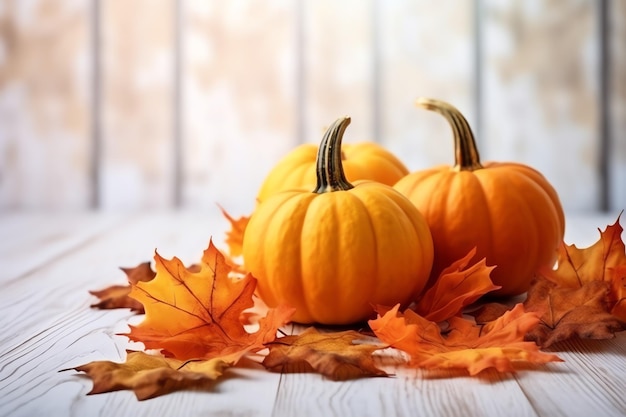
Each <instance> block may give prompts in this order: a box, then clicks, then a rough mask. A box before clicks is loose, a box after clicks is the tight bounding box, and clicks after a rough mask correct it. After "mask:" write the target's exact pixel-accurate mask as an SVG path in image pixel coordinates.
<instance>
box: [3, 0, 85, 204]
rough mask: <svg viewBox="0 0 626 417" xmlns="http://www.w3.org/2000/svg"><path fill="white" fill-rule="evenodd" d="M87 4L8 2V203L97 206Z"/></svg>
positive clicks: (5, 186) (5, 52)
mask: <svg viewBox="0 0 626 417" xmlns="http://www.w3.org/2000/svg"><path fill="white" fill-rule="evenodd" d="M88 51H89V8H88V3H87V2H82V1H61V0H37V1H30V2H23V1H19V0H7V1H3V2H2V7H0V209H15V208H20V209H82V208H87V207H88V206H89V195H90V190H91V187H92V184H91V183H90V181H89V170H90V162H91V160H90V143H89V141H88V140H87V137H88V135H89V118H90V115H89V102H90V97H89V88H88V83H89V76H90V72H89V66H88Z"/></svg>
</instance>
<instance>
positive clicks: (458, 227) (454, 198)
mask: <svg viewBox="0 0 626 417" xmlns="http://www.w3.org/2000/svg"><path fill="white" fill-rule="evenodd" d="M417 105H418V106H421V107H423V108H426V109H429V110H433V111H435V112H438V113H440V114H441V115H443V116H444V117H445V118H446V119H447V120H448V122H449V123H450V125H451V126H452V131H453V134H454V148H455V153H456V161H455V162H456V164H455V165H454V166H440V167H435V168H432V169H427V170H423V171H418V172H414V173H411V174H409V175H407V176H406V177H404V178H402V179H401V180H400V181H398V182H397V183H396V184H395V185H394V188H395V189H396V190H398V191H400V192H401V193H402V194H404V195H405V196H407V197H408V198H409V200H411V202H413V204H415V206H416V207H417V208H418V209H419V210H420V212H421V213H422V214H423V215H424V217H425V218H426V220H427V221H428V225H429V227H430V230H431V233H432V235H433V241H434V245H435V259H434V264H433V269H432V272H431V280H434V279H436V277H438V275H439V273H440V272H441V270H442V269H444V268H445V267H446V266H448V265H450V264H451V263H452V262H454V261H456V260H458V259H460V258H461V257H463V256H465V255H466V254H467V253H468V252H469V251H470V250H471V249H472V248H474V247H476V248H477V252H476V256H475V258H474V259H475V260H480V259H482V258H486V260H487V263H488V264H489V265H496V268H495V269H494V270H493V271H492V273H491V278H492V280H493V282H494V284H496V285H500V286H501V289H500V290H498V291H496V292H495V294H496V295H502V296H505V295H507V296H508V295H517V294H521V293H523V292H525V291H526V290H528V288H529V286H530V282H531V280H532V279H533V276H534V274H535V272H536V271H537V270H538V269H539V268H540V267H541V266H552V265H553V264H554V262H555V261H556V254H557V248H558V246H559V244H560V242H561V241H562V240H563V234H564V228H565V218H564V214H563V209H562V207H561V203H560V201H559V197H558V195H557V193H556V191H555V190H554V188H553V187H552V186H551V185H550V183H549V182H548V181H547V180H546V178H545V177H544V176H543V175H542V174H541V173H539V172H538V171H537V170H535V169H533V168H531V167H529V166H527V165H523V164H520V163H513V162H502V163H497V162H487V163H481V162H480V158H479V154H478V150H477V148H476V143H475V141H474V136H473V134H472V131H471V129H470V126H469V124H468V123H467V120H466V119H465V118H464V117H463V115H462V114H461V113H460V112H459V111H458V110H457V109H456V108H454V107H453V106H451V105H450V104H448V103H445V102H442V101H439V100H433V99H427V98H421V99H418V101H417Z"/></svg>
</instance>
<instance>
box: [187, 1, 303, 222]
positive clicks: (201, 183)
mask: <svg viewBox="0 0 626 417" xmlns="http://www.w3.org/2000/svg"><path fill="white" fill-rule="evenodd" d="M295 15H296V2H295V1H293V0H280V1H273V2H270V3H257V2H247V1H241V0H237V1H229V2H206V1H202V0H192V1H187V2H185V7H184V10H183V18H182V28H183V29H184V33H183V45H184V51H183V64H182V65H183V70H182V71H183V75H182V76H183V109H184V119H183V136H184V141H183V149H182V152H183V160H184V164H183V166H182V178H183V190H182V200H183V205H184V206H185V207H189V208H196V209H197V208H200V207H202V208H213V207H215V204H216V203H219V204H221V205H223V206H224V207H225V208H226V209H227V210H231V211H232V210H240V213H234V214H247V213H249V212H250V211H252V209H253V208H254V204H255V197H256V194H257V192H258V189H259V188H260V186H261V182H262V180H263V178H264V176H265V175H266V174H267V173H268V172H269V170H270V169H271V167H272V166H273V165H274V164H275V163H276V162H277V161H278V160H279V159H280V158H281V157H282V156H283V155H284V154H286V153H287V152H288V151H290V150H291V149H292V148H293V147H294V146H295V145H296V144H297V143H298V141H297V129H296V125H297V121H296V114H297V108H296V102H297V97H296V84H297V81H298V80H297V78H296V72H295V68H296V52H295V51H296V47H297V45H296V41H295V38H296V27H295V24H296V21H295Z"/></svg>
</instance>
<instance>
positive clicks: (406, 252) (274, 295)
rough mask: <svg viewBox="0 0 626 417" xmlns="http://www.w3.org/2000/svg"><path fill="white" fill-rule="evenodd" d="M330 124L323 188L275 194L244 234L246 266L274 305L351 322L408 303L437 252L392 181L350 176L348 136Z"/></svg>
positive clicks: (298, 317)
mask: <svg viewBox="0 0 626 417" xmlns="http://www.w3.org/2000/svg"><path fill="white" fill-rule="evenodd" d="M349 123H350V119H349V118H342V119H338V120H337V121H336V122H335V123H333V125H331V127H330V128H329V129H328V131H327V132H326V134H325V135H324V138H323V140H322V143H321V145H320V147H319V153H318V156H317V168H316V175H317V186H316V187H315V190H314V191H313V192H311V189H310V188H304V189H299V190H289V191H283V192H280V193H277V194H274V195H272V196H270V197H268V198H267V199H266V200H264V201H262V202H261V203H260V204H259V205H258V206H257V208H256V210H255V211H254V213H253V214H252V216H251V218H250V221H249V223H248V225H247V227H246V231H245V235H244V239H243V259H244V264H245V269H246V270H248V271H249V272H250V273H251V274H252V275H253V276H254V277H256V278H257V280H258V284H257V290H258V293H259V295H260V297H261V299H263V300H264V301H265V303H266V304H267V305H269V306H270V307H274V306H277V305H279V304H286V305H290V306H292V307H295V308H296V312H295V315H294V321H297V322H301V323H313V322H317V323H323V324H348V323H354V322H358V321H362V320H365V319H367V318H369V317H370V315H371V314H372V313H373V306H374V305H376V304H382V305H388V306H392V305H395V304H397V303H401V304H403V305H406V304H408V303H409V302H411V301H412V300H414V299H415V297H416V296H417V295H418V294H419V293H420V292H421V291H422V289H423V288H424V286H425V284H426V281H427V280H428V276H429V272H430V268H431V266H432V259H433V246H432V237H431V235H430V231H429V230H428V225H427V224H426V221H425V220H424V218H423V217H422V215H421V214H420V213H419V211H418V210H417V209H416V208H415V206H414V205H412V204H411V202H410V201H409V200H408V199H407V198H406V197H404V196H403V195H402V194H400V193H399V192H397V191H396V190H394V189H393V188H392V187H391V186H388V185H385V184H381V183H378V182H375V181H356V182H354V185H353V184H351V183H349V182H348V181H347V180H346V177H345V175H344V172H343V167H342V160H341V137H342V135H343V132H344V130H345V128H346V126H347V125H348V124H349Z"/></svg>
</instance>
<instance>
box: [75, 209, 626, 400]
mask: <svg viewBox="0 0 626 417" xmlns="http://www.w3.org/2000/svg"><path fill="white" fill-rule="evenodd" d="M224 214H225V216H226V218H227V219H228V221H230V223H231V231H230V232H229V233H228V234H227V236H226V244H227V246H228V253H227V254H226V255H225V254H224V253H222V252H220V251H219V250H218V249H217V248H216V247H215V246H214V244H213V242H212V241H211V242H209V247H208V248H207V249H206V250H205V251H204V253H203V256H202V259H201V260H200V263H199V264H194V265H190V266H185V265H183V263H182V262H181V261H180V260H179V259H178V258H173V259H171V260H167V259H164V258H162V257H161V256H160V255H159V254H158V253H155V256H154V270H153V269H152V266H151V264H150V263H149V262H146V263H143V264H140V265H138V266H137V267H135V268H126V269H123V271H124V272H125V273H126V276H127V278H128V282H129V284H128V285H116V286H111V287H109V288H106V289H104V290H101V291H94V292H92V294H94V295H95V296H97V297H98V298H99V299H100V302H99V303H98V304H95V305H94V307H96V308H105V309H106V308H130V309H132V310H134V311H136V312H137V313H139V314H145V317H144V320H143V321H142V322H141V323H140V324H138V325H137V326H133V325H130V326H129V328H130V331H129V332H128V333H126V334H125V336H127V337H128V338H129V339H130V340H131V341H134V342H141V343H143V345H144V346H145V349H146V351H128V352H127V358H126V361H125V362H124V363H115V362H110V361H98V362H91V363H89V364H86V365H83V366H79V367H77V368H74V369H76V370H77V371H82V372H85V373H86V374H87V375H88V376H89V377H90V378H91V379H92V380H93V389H92V390H91V392H90V393H91V394H95V393H102V392H110V391H115V390H122V389H130V390H133V391H134V392H135V394H136V396H137V398H138V399H140V400H143V399H148V398H153V397H156V396H159V395H163V394H167V393H169V392H173V391H177V390H183V389H210V388H211V387H213V386H214V384H215V382H216V380H218V379H219V377H220V376H221V375H222V374H223V372H224V371H225V370H226V369H227V368H229V367H234V366H237V365H238V363H240V361H241V359H242V358H244V357H247V358H250V359H252V360H256V361H258V362H260V363H261V364H262V365H263V366H264V367H265V368H266V369H268V370H270V371H275V372H317V373H320V374H322V375H324V376H325V377H327V378H330V379H333V380H347V379H352V378H360V377H373V376H387V375H388V373H387V372H386V371H385V370H383V369H381V368H382V366H381V365H380V364H381V363H382V359H381V358H383V357H384V356H385V355H387V356H391V357H393V358H394V359H396V364H395V366H396V369H398V368H402V367H418V368H424V369H436V368H439V369H441V368H459V369H465V370H466V371H467V372H469V374H470V375H475V374H478V373H479V372H481V371H483V370H485V369H488V368H494V369H496V370H498V371H501V372H507V371H514V369H515V367H516V366H518V365H520V364H522V365H525V369H528V367H529V365H538V364H545V363H548V362H554V361H561V359H560V358H559V357H558V356H556V355H555V354H552V353H547V352H543V351H541V349H546V348H548V347H550V346H552V345H553V344H555V343H557V342H560V341H563V340H566V339H568V338H571V337H579V338H592V339H607V338H611V337H614V336H615V333H616V332H618V331H622V330H624V329H626V250H625V247H624V243H623V241H622V240H621V233H622V227H621V226H620V224H619V217H618V219H617V221H616V222H615V223H614V224H613V225H610V226H607V228H606V230H605V231H601V232H600V238H599V240H598V241H597V242H596V243H595V244H594V245H593V246H591V247H589V248H586V249H578V248H577V247H576V246H574V245H569V246H568V245H566V244H565V243H563V244H562V245H561V247H560V249H559V256H558V261H557V266H556V268H555V269H549V270H543V271H538V273H537V275H536V278H535V280H534V282H533V284H532V286H531V288H530V290H529V291H528V293H527V297H526V299H525V300H524V301H523V302H520V303H517V304H514V303H509V304H498V303H486V302H484V301H482V300H484V299H485V295H488V293H489V292H490V291H493V290H496V289H498V288H499V287H497V286H495V285H493V283H492V282H491V279H490V277H489V274H490V272H491V270H492V269H493V268H494V267H495V266H487V265H486V262H485V260H484V259H483V260H481V261H479V262H477V263H475V264H471V265H470V260H471V259H472V258H473V257H474V255H475V251H471V252H470V253H468V254H467V256H465V257H464V258H463V259H460V260H458V261H457V262H455V263H453V264H452V265H450V266H449V267H448V268H447V269H445V270H444V271H443V272H442V273H441V275H440V276H439V278H438V279H437V280H436V281H435V283H434V284H433V285H432V286H431V287H430V288H428V289H427V290H426V291H425V292H424V294H423V295H422V296H421V298H420V299H419V300H416V302H415V303H414V304H412V305H411V306H409V307H408V308H406V309H404V310H403V311H400V307H399V306H376V312H377V314H378V316H377V318H375V319H372V320H370V321H369V322H368V323H367V325H364V326H363V328H360V329H356V328H354V329H349V330H343V331H337V330H331V329H316V328H315V327H312V326H311V327H308V328H302V329H301V331H298V332H296V334H291V335H287V334H286V333H285V331H284V330H282V329H285V328H286V327H285V325H286V324H287V323H289V321H290V317H291V315H292V314H293V309H291V308H289V307H288V306H280V307H278V308H272V309H268V308H267V307H265V306H263V305H262V303H261V302H260V300H258V299H256V297H255V296H254V292H255V287H256V280H255V279H254V277H252V276H251V275H250V274H248V273H246V271H244V270H243V267H242V266H241V265H240V264H238V263H237V262H236V261H234V259H237V258H238V257H239V256H240V255H241V243H242V237H243V230H244V229H245V226H246V222H247V218H246V217H242V218H239V219H234V218H233V217H231V216H229V215H228V214H227V213H226V212H224ZM512 304H514V305H512Z"/></svg>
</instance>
